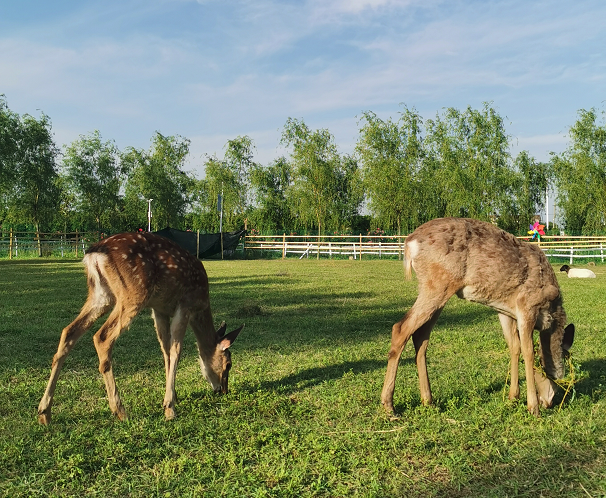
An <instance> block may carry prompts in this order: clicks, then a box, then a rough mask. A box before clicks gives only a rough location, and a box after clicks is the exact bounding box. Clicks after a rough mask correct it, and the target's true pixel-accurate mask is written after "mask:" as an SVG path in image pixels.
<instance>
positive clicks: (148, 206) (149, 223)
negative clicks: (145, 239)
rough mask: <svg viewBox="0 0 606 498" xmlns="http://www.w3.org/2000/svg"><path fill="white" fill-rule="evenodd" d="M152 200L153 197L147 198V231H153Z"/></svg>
mask: <svg viewBox="0 0 606 498" xmlns="http://www.w3.org/2000/svg"><path fill="white" fill-rule="evenodd" d="M151 201H153V199H147V231H148V232H151V217H152V212H151Z"/></svg>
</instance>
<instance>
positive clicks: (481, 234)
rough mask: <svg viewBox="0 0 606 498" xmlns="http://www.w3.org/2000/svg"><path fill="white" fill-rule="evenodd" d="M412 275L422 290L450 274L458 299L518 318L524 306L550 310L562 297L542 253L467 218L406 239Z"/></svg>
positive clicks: (435, 223) (434, 224) (430, 226)
mask: <svg viewBox="0 0 606 498" xmlns="http://www.w3.org/2000/svg"><path fill="white" fill-rule="evenodd" d="M406 258H407V272H408V273H410V269H409V268H410V266H412V268H414V270H415V272H416V274H417V278H418V280H419V287H420V288H423V287H429V288H430V287H431V286H432V282H433V280H434V279H435V276H436V275H438V274H439V275H440V276H445V277H446V278H447V279H448V280H449V281H450V282H451V283H452V285H453V286H454V287H455V288H456V293H457V295H458V296H459V297H461V298H464V299H467V300H469V301H474V302H479V303H482V304H486V305H489V306H491V307H493V308H495V309H497V310H498V311H501V312H504V313H506V314H508V315H510V316H513V317H515V309H516V307H517V306H518V305H519V304H522V303H523V304H524V306H525V307H536V306H539V307H542V306H548V303H549V302H550V301H553V300H554V299H556V298H557V297H558V296H559V286H558V283H557V280H556V276H555V273H554V271H553V268H552V267H551V265H550V264H549V262H548V261H547V258H546V257H545V255H544V254H543V252H542V251H541V250H540V249H539V248H537V247H535V246H533V245H531V244H528V243H526V242H523V241H520V240H518V239H517V238H516V237H514V236H513V235H511V234H510V233H507V232H505V231H503V230H501V229H500V228H498V227H496V226H494V225H492V224H490V223H486V222H482V221H479V220H474V219H466V218H441V219H436V220H432V221H430V222H427V223H425V224H424V225H421V226H420V227H419V228H417V230H415V231H414V232H413V234H412V235H410V236H409V237H408V238H407V240H406Z"/></svg>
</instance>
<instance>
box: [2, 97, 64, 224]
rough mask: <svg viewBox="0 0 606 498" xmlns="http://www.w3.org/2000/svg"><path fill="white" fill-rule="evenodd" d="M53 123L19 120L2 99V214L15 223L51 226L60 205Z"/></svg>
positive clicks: (42, 119)
mask: <svg viewBox="0 0 606 498" xmlns="http://www.w3.org/2000/svg"><path fill="white" fill-rule="evenodd" d="M51 128H52V127H51V122H50V119H49V117H48V116H46V115H45V114H42V115H41V116H40V118H38V119H36V118H35V117H33V116H30V115H28V114H25V115H23V116H18V115H17V114H15V113H13V112H12V111H10V110H9V109H8V106H7V105H6V101H5V100H4V99H3V98H2V99H0V175H1V176H0V202H1V203H2V207H1V212H0V214H1V215H2V217H3V218H4V219H6V220H7V221H9V222H12V223H31V224H33V225H34V226H35V228H36V230H40V228H41V227H42V228H44V227H48V226H50V224H51V222H52V220H53V217H54V212H55V208H56V206H57V204H58V202H59V189H58V188H57V186H56V181H57V166H56V157H57V154H58V150H57V147H56V146H55V143H54V141H53V137H52V131H51Z"/></svg>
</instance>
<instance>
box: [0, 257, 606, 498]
mask: <svg viewBox="0 0 606 498" xmlns="http://www.w3.org/2000/svg"><path fill="white" fill-rule="evenodd" d="M205 266H206V268H207V271H208V274H209V277H210V281H211V302H212V307H213V310H214V315H215V321H216V322H217V323H218V322H219V321H220V320H226V321H227V323H228V327H231V328H234V327H235V326H236V325H238V324H239V323H241V322H246V328H245V330H244V331H243V332H242V334H241V335H240V337H239V338H238V341H237V342H236V343H235V344H234V346H233V353H232V354H233V362H234V368H233V370H232V374H231V376H230V389H231V392H230V393H229V394H228V395H226V396H217V395H214V394H213V393H212V392H211V390H210V388H209V386H208V385H207V384H206V381H204V380H203V379H202V376H201V374H200V372H199V367H198V364H197V360H196V352H195V344H194V339H193V336H192V335H191V332H188V335H187V337H186V343H187V344H186V347H185V351H184V354H183V357H182V360H181V363H180V368H179V372H178V376H177V390H178V394H179V403H178V405H177V415H178V416H177V419H176V420H174V421H172V422H165V421H164V418H163V411H162V406H161V405H162V399H163V394H164V393H163V391H164V369H163V362H162V356H161V353H160V349H159V346H158V344H157V341H156V338H155V334H154V332H153V325H152V321H151V318H150V316H149V313H148V312H144V313H142V315H141V316H140V317H138V318H137V319H136V320H135V322H134V324H133V325H132V327H131V329H130V330H128V331H126V332H125V333H124V334H123V336H122V337H121V338H120V340H119V341H118V343H117V345H116V348H115V349H114V368H115V372H116V378H117V383H118V386H119V388H120V390H121V394H122V400H123V402H124V404H125V407H126V409H127V411H128V413H129V417H130V418H129V420H128V421H127V422H124V423H120V422H118V421H117V420H115V419H113V418H112V416H111V414H110V411H109V408H108V406H107V401H106V399H105V391H104V388H103V383H102V380H101V376H100V375H99V373H98V370H97V368H98V365H97V357H96V354H95V351H94V347H93V345H92V341H91V334H90V333H89V334H88V335H86V336H85V337H84V338H83V339H82V340H81V341H80V343H78V345H77V346H76V348H75V349H74V351H73V352H72V354H71V355H70V357H69V358H68V360H67V362H66V365H65V367H64V370H63V372H62V374H61V376H60V380H59V384H58V387H57V391H56V396H55V403H54V407H53V421H52V424H51V425H50V426H49V427H41V426H39V425H38V422H37V419H36V408H37V405H38V402H39V401H40V397H41V396H42V393H43V391H44V387H45V384H46V381H47V379H48V375H49V372H50V362H51V358H52V356H53V354H54V352H55V350H56V347H57V342H58V339H59V333H60V331H61V329H62V328H63V327H64V326H65V325H67V324H68V323H69V322H70V321H71V320H72V319H73V318H74V317H75V316H76V314H77V312H78V311H79V309H80V306H81V305H82V303H83V302H84V298H85V293H86V288H85V287H86V285H85V279H84V276H83V269H82V267H81V264H80V263H79V262H76V261H57V260H53V261H51V260H48V261H46V260H40V261H39V260H36V261H0V495H4V496H10V497H18V496H131V497H169V496H171V497H189V496H251V497H252V496H297V497H301V496H303V497H304V496H362V497H364V496H368V497H371V496H377V497H378V496H424V497H432V496H436V497H440V496H449V497H463V496H486V497H490V496H493V497H507V496H528V497H537V496H544V497H556V496H557V497H573V496H574V497H577V496H603V495H605V494H606V338H605V337H604V332H605V329H606V325H605V323H606V306H605V305H604V303H605V300H606V268H604V267H600V266H598V267H597V270H595V271H596V273H598V278H597V279H593V280H573V279H567V278H566V276H565V275H564V274H561V275H560V274H559V277H558V278H560V282H561V285H562V289H563V292H564V299H565V305H566V310H567V312H568V316H569V319H570V320H571V321H573V322H575V324H576V325H577V334H576V340H575V345H574V347H573V354H574V358H575V360H576V361H577V362H578V363H580V364H581V365H582V370H583V371H585V372H586V373H587V374H588V376H587V378H585V379H584V380H582V381H581V382H580V383H579V384H577V389H576V393H575V396H574V398H573V399H567V400H566V402H565V403H564V405H563V407H562V409H561V410H558V409H557V408H555V409H551V410H543V411H542V416H541V418H539V419H535V418H533V417H531V416H530V415H528V414H527V412H526V407H525V402H524V401H521V402H519V403H512V402H509V401H507V400H504V398H506V389H507V388H506V386H505V381H506V377H507V369H508V353H507V348H506V345H505V341H504V340H503V338H502V336H501V332H500V327H499V324H498V320H497V317H496V315H495V313H494V312H492V311H491V310H489V309H487V308H483V307H481V306H478V305H473V304H469V303H467V302H464V301H460V300H457V299H456V298H455V299H453V300H451V302H449V304H448V305H447V306H446V308H445V310H444V312H443V313H442V316H441V318H440V321H439V322H438V325H437V326H436V328H435V330H434V332H433V334H432V338H431V341H430V346H429V351H428V364H429V374H430V378H431V380H432V387H433V393H434V398H435V405H434V406H433V407H430V408H426V407H423V406H421V405H420V399H419V393H418V387H417V376H416V368H415V366H414V363H413V359H412V358H413V348H412V345H409V346H408V347H407V348H406V350H405V351H404V354H403V357H402V360H401V362H400V370H399V374H398V380H397V385H396V392H395V404H396V410H397V411H398V412H399V413H400V414H401V418H400V419H398V420H389V419H388V417H386V416H385V415H384V413H383V411H382V408H381V407H380V404H379V395H380V390H381V387H382V382H383V376H384V373H385V366H386V356H387V351H388V348H389V340H390V331H391V326H392V324H393V323H394V322H395V321H397V320H399V319H400V318H401V316H402V315H403V313H404V312H405V310H406V309H407V308H408V307H409V306H410V305H411V304H412V303H413V301H414V299H415V297H416V283H415V281H414V280H413V281H411V282H407V281H405V280H404V275H403V269H402V265H401V263H399V262H397V261H362V262H360V261H327V260H321V261H316V260H308V261H298V260H286V261H281V260H277V261H276V260H274V261H212V262H207V263H205ZM521 371H522V372H523V368H522V369H521ZM522 397H523V398H525V386H524V385H522Z"/></svg>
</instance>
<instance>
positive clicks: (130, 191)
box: [122, 132, 193, 230]
mask: <svg viewBox="0 0 606 498" xmlns="http://www.w3.org/2000/svg"><path fill="white" fill-rule="evenodd" d="M188 154H189V140H187V139H186V138H183V137H180V136H168V137H166V136H164V135H162V134H160V133H159V132H156V133H155V135H154V136H153V138H152V146H151V148H150V149H149V150H143V149H135V148H129V149H127V150H126V151H125V153H124V154H123V155H122V162H123V163H124V166H125V167H126V168H128V171H129V176H128V180H127V182H126V188H125V194H124V197H125V209H126V214H127V219H128V224H129V225H130V226H131V228H135V227H142V226H147V207H148V204H147V203H148V200H149V199H153V201H152V202H153V204H152V213H153V217H152V224H153V227H154V229H155V230H158V229H162V228H165V227H167V226H170V227H173V228H183V227H184V220H185V214H186V211H187V208H188V206H189V197H188V192H189V191H190V189H191V184H192V182H193V178H192V177H191V176H189V175H188V174H187V172H185V170H184V167H185V160H186V158H187V155H188Z"/></svg>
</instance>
